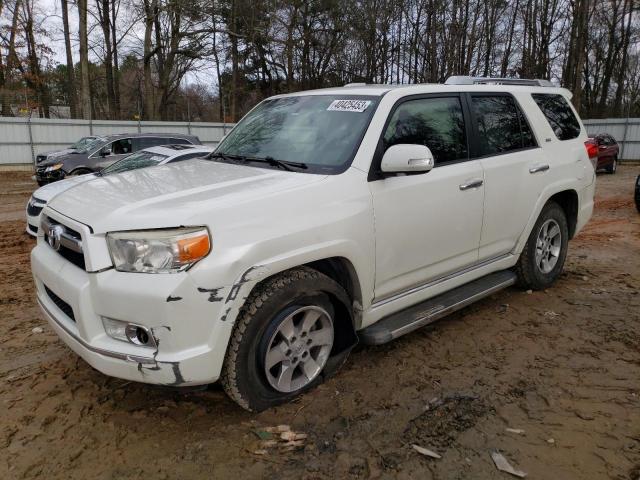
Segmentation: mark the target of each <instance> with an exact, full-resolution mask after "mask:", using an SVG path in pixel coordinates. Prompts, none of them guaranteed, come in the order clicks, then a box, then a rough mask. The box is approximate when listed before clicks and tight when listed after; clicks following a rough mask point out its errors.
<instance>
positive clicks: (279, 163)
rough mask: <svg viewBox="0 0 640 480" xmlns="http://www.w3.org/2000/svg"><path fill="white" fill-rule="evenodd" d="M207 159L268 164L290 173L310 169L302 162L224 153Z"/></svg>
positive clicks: (217, 153)
mask: <svg viewBox="0 0 640 480" xmlns="http://www.w3.org/2000/svg"><path fill="white" fill-rule="evenodd" d="M206 158H208V159H214V158H221V159H222V160H224V161H227V162H234V161H235V162H242V163H246V162H255V163H266V164H268V165H271V166H272V167H279V168H281V169H283V170H288V171H290V172H292V171H294V169H299V170H306V169H307V168H309V167H308V166H307V164H306V163H301V162H290V161H288V160H278V159H276V158H273V157H249V156H247V155H233V154H227V153H222V152H213V153H211V154H209V155H208V156H207V157H206Z"/></svg>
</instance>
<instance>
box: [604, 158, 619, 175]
mask: <svg viewBox="0 0 640 480" xmlns="http://www.w3.org/2000/svg"><path fill="white" fill-rule="evenodd" d="M616 170H618V157H613V162H611V165H609V166H608V167H607V173H611V174H614V173H616Z"/></svg>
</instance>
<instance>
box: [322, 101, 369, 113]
mask: <svg viewBox="0 0 640 480" xmlns="http://www.w3.org/2000/svg"><path fill="white" fill-rule="evenodd" d="M369 105H371V100H334V101H333V102H331V105H329V107H328V108H327V110H329V111H332V112H359V113H362V112H364V111H365V110H366V109H367V107H368V106H369Z"/></svg>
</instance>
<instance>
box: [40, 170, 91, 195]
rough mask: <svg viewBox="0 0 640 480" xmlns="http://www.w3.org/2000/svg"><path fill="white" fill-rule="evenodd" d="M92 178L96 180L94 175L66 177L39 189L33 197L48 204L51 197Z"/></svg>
mask: <svg viewBox="0 0 640 480" xmlns="http://www.w3.org/2000/svg"><path fill="white" fill-rule="evenodd" d="M94 178H96V174H95V173H89V174H87V175H78V176H71V177H67V178H65V179H64V180H60V181H58V182H53V183H49V184H47V185H45V186H44V187H40V188H39V189H37V190H36V191H35V192H33V196H34V197H35V198H37V199H39V200H43V201H44V202H49V200H51V199H52V198H53V197H55V196H56V195H58V194H59V193H62V192H64V191H66V190H69V189H70V188H71V187H73V186H75V185H79V184H81V183H84V182H87V181H89V180H92V179H94Z"/></svg>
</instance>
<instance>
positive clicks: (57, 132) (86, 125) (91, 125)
mask: <svg viewBox="0 0 640 480" xmlns="http://www.w3.org/2000/svg"><path fill="white" fill-rule="evenodd" d="M232 126H233V125H232V124H229V123H227V124H224V123H201V122H198V123H188V122H136V121H112V120H94V121H90V120H68V119H55V120H54V119H45V118H31V119H29V118H25V117H0V168H2V167H10V166H17V167H20V166H23V167H25V166H27V167H28V166H30V165H31V164H33V161H34V158H35V156H36V155H37V154H38V153H41V152H46V151H50V150H60V149H63V148H65V147H67V146H69V145H71V144H72V143H74V142H75V141H76V140H78V139H80V138H82V137H86V136H87V135H110V134H114V133H183V134H191V135H197V136H198V138H200V141H201V142H202V143H204V144H207V145H216V144H217V143H218V142H219V141H220V140H221V139H222V137H223V136H224V135H225V134H226V133H227V132H228V131H229V130H230V129H231V127H232Z"/></svg>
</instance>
